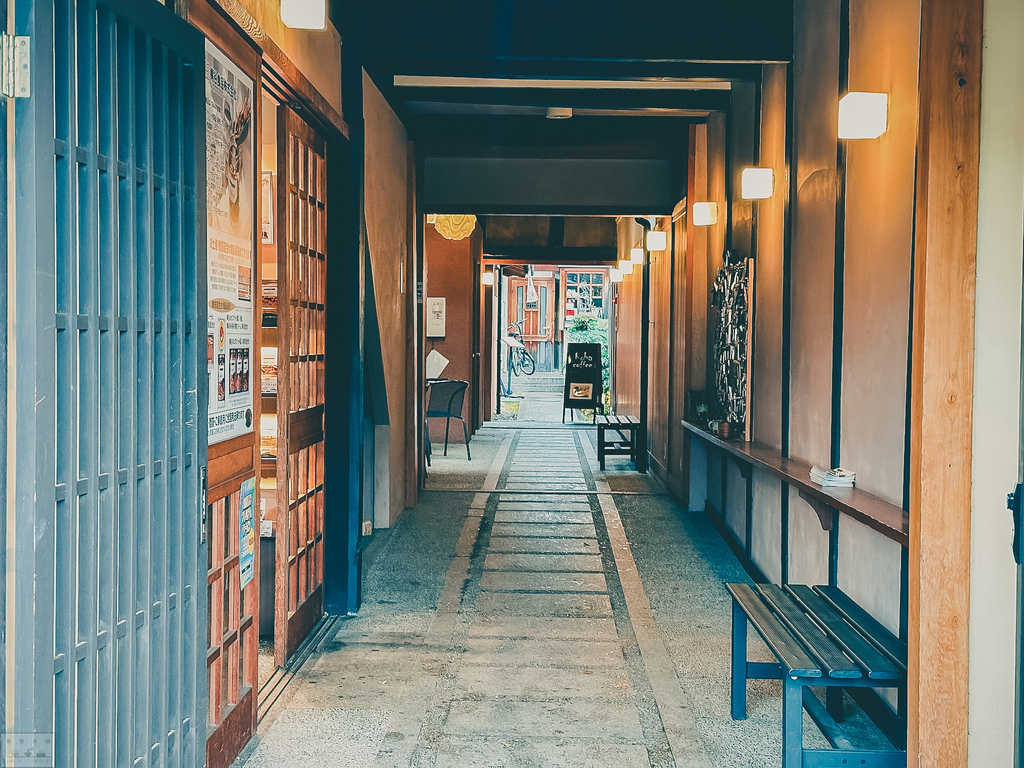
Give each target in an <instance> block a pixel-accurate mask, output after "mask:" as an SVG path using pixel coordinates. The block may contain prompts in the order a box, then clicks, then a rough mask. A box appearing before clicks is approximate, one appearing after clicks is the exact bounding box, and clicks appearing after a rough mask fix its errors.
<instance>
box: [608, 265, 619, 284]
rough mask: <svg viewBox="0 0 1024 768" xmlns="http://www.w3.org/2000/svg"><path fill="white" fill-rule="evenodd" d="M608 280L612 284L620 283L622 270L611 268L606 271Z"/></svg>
mask: <svg viewBox="0 0 1024 768" xmlns="http://www.w3.org/2000/svg"><path fill="white" fill-rule="evenodd" d="M608 279H609V280H611V281H612V282H613V283H621V282H622V270H619V269H616V268H615V267H612V268H611V269H609V270H608Z"/></svg>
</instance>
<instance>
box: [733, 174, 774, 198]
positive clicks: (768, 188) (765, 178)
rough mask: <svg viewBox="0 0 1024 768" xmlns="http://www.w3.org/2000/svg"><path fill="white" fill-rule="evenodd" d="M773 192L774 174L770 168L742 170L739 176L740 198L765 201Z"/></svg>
mask: <svg viewBox="0 0 1024 768" xmlns="http://www.w3.org/2000/svg"><path fill="white" fill-rule="evenodd" d="M774 191H775V173H774V172H773V171H772V169H771V168H744V169H743V174H742V175H741V176H740V197H742V198H743V199H744V200H765V199H767V198H769V197H771V196H772V192H774Z"/></svg>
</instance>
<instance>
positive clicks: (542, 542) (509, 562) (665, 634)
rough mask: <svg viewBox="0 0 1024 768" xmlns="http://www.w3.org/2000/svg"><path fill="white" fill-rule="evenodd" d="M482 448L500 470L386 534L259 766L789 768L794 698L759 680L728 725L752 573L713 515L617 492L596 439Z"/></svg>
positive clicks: (567, 433)
mask: <svg viewBox="0 0 1024 768" xmlns="http://www.w3.org/2000/svg"><path fill="white" fill-rule="evenodd" d="M478 439H480V440H483V441H485V442H486V441H488V440H491V441H499V440H500V442H498V443H497V444H498V446H499V447H497V448H496V449H492V450H491V451H489V453H490V454H491V455H492V456H493V459H492V461H491V464H490V468H489V470H488V471H487V474H486V476H484V477H482V479H481V481H479V482H478V487H477V488H476V489H475V490H474V491H472V492H466V491H458V492H456V491H445V490H434V491H426V492H424V494H423V500H422V502H421V504H420V506H418V507H417V508H416V509H415V510H409V511H407V512H406V513H405V515H404V516H403V517H402V519H401V520H400V521H399V523H398V525H397V526H396V527H395V528H394V529H392V531H391V532H390V533H388V534H387V535H386V538H384V539H382V540H381V543H380V544H379V549H378V551H377V552H376V554H375V555H374V557H373V564H372V565H371V566H370V567H369V569H368V571H367V574H366V580H365V584H364V593H365V595H366V597H365V601H366V602H365V604H364V606H363V608H362V610H361V611H360V614H359V615H358V616H356V617H352V618H349V619H347V620H345V621H343V622H340V628H339V630H338V632H337V634H336V636H335V637H334V638H333V639H332V640H329V641H327V642H325V643H324V644H323V645H322V647H321V648H319V649H318V650H317V652H316V653H315V654H314V657H313V658H312V659H311V660H310V661H309V662H307V663H306V665H305V666H304V667H303V669H302V670H301V671H300V672H299V674H298V675H297V676H296V678H295V680H294V681H293V682H292V684H291V686H290V687H289V689H288V691H287V693H286V695H285V696H284V697H283V698H282V700H281V701H280V702H279V703H278V704H276V705H275V706H274V708H273V709H272V710H271V713H270V715H269V716H268V718H267V719H266V720H265V721H264V723H263V724H262V725H261V729H260V741H259V743H258V745H257V746H256V747H255V749H254V750H253V749H250V750H249V751H248V754H247V755H244V756H243V757H248V761H247V762H246V763H245V766H246V768H264V766H275V767H276V766H293V765H294V766H310V767H311V766H381V767H383V766H396V767H397V766H403V767H405V766H444V767H449V766H450V767H452V768H454V767H455V766H459V767H460V768H461V767H472V766H481V767H490V766H510V767H511V766H538V767H540V766H543V767H544V768H549V767H552V766H566V767H567V768H568V767H570V766H571V767H572V768H579V767H581V766H593V767H594V768H597V767H598V766H601V767H604V766H609V767H616V768H617V767H619V766H622V767H624V768H628V767H630V766H675V765H680V766H702V767H707V768H712V767H714V768H723V767H731V766H749V767H751V768H754V767H755V766H756V767H757V768H762V767H763V766H768V765H778V764H779V754H780V744H779V739H780V726H781V723H780V708H781V701H780V693H781V690H780V686H779V684H778V683H777V682H775V681H756V682H752V683H751V684H750V692H749V701H748V709H749V717H748V719H747V720H746V721H743V722H734V721H732V720H731V719H730V718H729V715H728V648H729V634H728V633H729V600H728V596H727V593H726V592H725V590H724V588H723V587H722V581H724V580H742V579H744V578H745V577H744V574H743V572H742V570H741V569H740V567H739V565H738V564H737V563H736V561H735V559H734V558H733V557H732V555H731V554H730V553H729V551H728V549H727V548H726V547H725V545H724V543H723V542H722V541H721V539H720V538H719V537H718V535H717V533H716V532H715V531H714V529H713V528H712V527H711V526H710V524H708V522H707V520H706V519H705V518H703V516H699V515H696V516H690V515H689V514H688V513H685V512H680V510H679V509H678V507H675V505H674V504H672V503H671V502H670V501H669V500H668V499H667V497H665V496H660V495H657V494H651V493H646V492H634V493H633V494H632V495H630V494H629V493H624V494H623V493H612V487H611V486H610V485H609V482H608V480H614V479H615V477H616V476H615V475H614V474H612V473H613V469H612V466H611V462H610V465H609V474H608V475H606V474H604V473H601V472H599V471H598V470H597V464H596V457H595V455H594V447H593V442H592V435H590V433H589V432H587V431H580V430H565V429H551V430H543V429H523V430H509V429H502V430H489V429H485V430H482V431H481V433H479V435H478ZM474 442H476V438H475V439H474ZM448 461H453V462H456V461H458V460H457V459H454V460H453V459H449V460H448ZM462 461H463V462H464V461H465V459H462ZM453 466H456V467H457V466H459V465H457V464H453ZM625 466H626V465H625V462H622V466H621V467H620V469H623V468H625ZM478 477H479V476H478ZM618 477H619V478H622V479H635V478H639V477H640V476H637V475H636V474H635V473H630V474H629V475H625V474H621V475H618ZM438 478H441V480H442V482H443V478H444V474H443V472H438V473H437V475H436V476H435V483H437V482H438ZM615 485H616V486H618V487H621V486H622V483H619V482H616V483H615ZM626 485H629V484H626ZM634 485H635V484H634ZM432 487H434V488H438V485H434V486H432ZM456 487H458V488H461V487H463V486H456ZM620 509H621V510H622V511H621V513H620ZM634 542H641V546H640V548H639V549H636V546H637V545H636V544H635V543H634ZM374 544H375V546H377V545H378V543H377V542H375V543H374ZM372 549H373V548H371V550H372ZM634 549H636V551H635V555H634ZM371 554H372V551H371ZM649 591H650V594H651V595H652V597H653V599H649V598H648V592H649ZM753 634H754V633H751V635H753ZM764 653H765V650H764V648H763V647H760V646H759V641H757V640H754V639H753V638H752V640H751V655H752V657H753V658H758V657H760V658H765V657H764V656H763V654H764ZM805 725H806V726H807V728H806V729H805V730H806V732H807V734H808V743H809V744H811V743H814V744H819V745H823V743H824V742H823V740H822V739H821V738H820V735H819V734H816V733H815V732H814V729H813V726H811V725H810V721H809V720H807V721H805Z"/></svg>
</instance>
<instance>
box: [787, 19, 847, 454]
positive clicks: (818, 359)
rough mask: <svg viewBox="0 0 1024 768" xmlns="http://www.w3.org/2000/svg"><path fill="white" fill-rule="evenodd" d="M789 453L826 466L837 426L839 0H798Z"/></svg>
mask: <svg viewBox="0 0 1024 768" xmlns="http://www.w3.org/2000/svg"><path fill="white" fill-rule="evenodd" d="M795 11H796V35H795V45H796V55H795V59H794V93H793V98H794V102H795V108H796V110H797V114H798V115H799V119H797V120H796V121H795V124H794V126H793V170H792V173H794V174H795V175H796V198H795V199H794V200H793V201H792V210H791V216H792V227H793V250H792V275H791V277H790V286H791V310H790V312H791V321H790V322H791V325H790V329H791V330H790V355H791V357H790V432H789V441H790V442H789V445H790V455H792V456H794V457H798V458H801V459H805V460H807V461H810V462H813V463H817V464H819V465H820V466H825V465H827V464H828V463H829V450H830V444H831V424H832V288H833V272H834V270H833V267H834V260H835V226H836V189H837V176H836V167H837V163H836V157H837V138H836V137H837V128H836V116H837V115H838V111H839V0H796V4H795Z"/></svg>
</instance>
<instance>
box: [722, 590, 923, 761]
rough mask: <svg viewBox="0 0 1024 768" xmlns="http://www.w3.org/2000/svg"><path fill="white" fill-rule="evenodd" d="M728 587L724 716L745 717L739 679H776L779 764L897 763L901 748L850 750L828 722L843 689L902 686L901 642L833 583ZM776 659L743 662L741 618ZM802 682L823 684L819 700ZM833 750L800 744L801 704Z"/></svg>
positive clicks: (743, 682)
mask: <svg viewBox="0 0 1024 768" xmlns="http://www.w3.org/2000/svg"><path fill="white" fill-rule="evenodd" d="M726 588H727V589H728V590H729V592H730V593H731V594H732V600H733V609H732V718H733V720H745V719H746V717H747V680H765V679H771V680H782V681H783V693H782V766H783V768H805V767H806V768H811V767H812V766H814V767H815V768H818V767H820V768H828V767H831V766H836V767H837V768H838V767H840V766H863V768H905V766H906V765H907V753H906V751H905V750H897V749H895V748H894V749H892V750H864V749H855V748H853V746H852V745H851V744H850V742H849V741H848V740H846V738H845V736H843V734H842V731H841V730H840V729H839V727H838V726H837V725H836V720H841V719H842V714H841V710H842V689H843V688H902V687H904V686H905V685H906V679H907V646H906V643H903V642H902V641H900V640H899V639H898V638H897V637H895V636H894V635H893V634H892V633H891V632H889V630H887V629H886V628H885V627H883V626H882V625H881V624H879V623H878V622H877V621H876V620H875V619H873V618H872V617H871V616H870V615H869V614H868V613H867V612H866V611H865V610H864V609H863V608H861V607H860V606H858V605H857V604H856V603H855V602H854V601H853V600H851V599H850V598H849V597H848V596H847V595H846V594H845V593H843V592H842V591H841V590H839V589H838V588H836V587H821V586H819V587H813V588H812V587H809V586H806V585H787V586H785V587H780V586H778V585H776V584H756V585H750V584H726ZM748 622H749V623H750V624H751V625H753V627H754V629H756V630H757V633H758V634H759V635H760V636H761V638H762V639H763V640H764V642H765V644H766V645H767V646H768V648H769V649H770V650H771V652H772V653H773V654H774V655H775V658H776V659H778V661H779V663H778V664H773V663H765V662H751V661H747V623H748ZM807 686H825V687H826V704H827V706H826V707H823V706H822V705H821V702H820V701H819V700H818V698H817V697H816V696H815V695H814V693H813V692H811V691H810V690H807V688H806V687H807ZM804 707H807V711H808V714H810V715H811V718H812V719H813V720H814V721H815V723H817V724H818V726H819V727H821V729H822V732H823V733H824V734H825V737H826V738H827V739H828V741H829V743H830V744H832V746H833V749H804V745H803V710H804Z"/></svg>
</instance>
